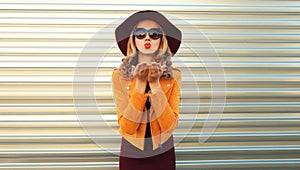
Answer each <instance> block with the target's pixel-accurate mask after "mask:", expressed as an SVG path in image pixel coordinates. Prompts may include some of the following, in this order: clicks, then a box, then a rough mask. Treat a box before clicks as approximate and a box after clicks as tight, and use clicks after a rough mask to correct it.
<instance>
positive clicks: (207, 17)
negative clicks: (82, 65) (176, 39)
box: [0, 0, 300, 170]
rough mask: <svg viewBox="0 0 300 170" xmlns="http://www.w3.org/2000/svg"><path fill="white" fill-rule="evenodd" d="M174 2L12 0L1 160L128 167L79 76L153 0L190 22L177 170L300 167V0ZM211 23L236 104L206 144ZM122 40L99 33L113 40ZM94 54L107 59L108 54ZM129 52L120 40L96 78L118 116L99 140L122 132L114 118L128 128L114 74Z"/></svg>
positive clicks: (0, 65) (99, 96) (5, 36)
mask: <svg viewBox="0 0 300 170" xmlns="http://www.w3.org/2000/svg"><path fill="white" fill-rule="evenodd" d="M172 2H173V3H171V4H170V2H168V1H162V2H161V1H160V2H159V3H158V2H153V1H144V2H138V4H136V2H132V3H127V2H123V1H114V2H103V1H96V0H86V1H82V2H74V1H71V0H60V1H50V0H49V1H47V0H45V1H38V0H28V1H22V0H10V1H8V0H7V1H5V0H1V1H0V9H1V10H0V38H1V39H0V169H17V168H18V169H34V168H36V169H45V170H48V169H49V170H52V169H118V168H117V167H118V156H117V155H115V154H114V153H117V152H118V149H119V145H118V144H117V143H111V145H110V147H109V148H105V149H103V148H102V149H101V148H99V146H98V145H96V144H95V143H94V142H93V141H92V140H91V139H90V138H89V136H88V135H87V134H86V133H85V131H84V130H83V128H82V127H81V125H80V122H79V120H78V117H77V114H76V112H75V111H76V108H75V104H74V100H73V99H74V98H73V80H74V79H73V78H74V72H75V71H76V66H77V65H76V64H77V62H78V58H79V56H81V54H82V52H83V49H84V47H85V46H86V43H87V42H88V41H90V40H91V38H93V36H94V34H95V33H97V32H98V31H99V30H100V29H101V28H110V29H111V30H113V29H114V28H115V24H114V23H115V21H117V20H120V19H124V18H125V17H127V16H128V15H129V14H131V13H133V12H135V11H137V10H142V9H155V10H159V11H161V12H163V13H164V14H165V15H167V16H168V17H170V19H171V20H172V22H174V23H175V24H177V25H178V27H180V28H181V29H182V30H183V37H184V39H183V44H182V47H181V49H180V50H179V52H178V53H177V54H176V57H174V65H176V66H178V67H179V68H181V69H182V70H183V75H182V77H183V82H182V84H183V85H182V100H183V102H182V103H181V113H180V114H181V119H180V126H179V127H178V130H177V132H176V134H175V137H176V138H180V137H184V138H183V140H182V141H181V142H180V143H179V144H177V145H176V155H177V168H178V169H254V168H256V169H299V168H300V98H299V94H300V82H299V80H300V79H299V78H300V68H299V64H300V56H299V55H300V48H299V47H300V44H299V43H300V29H299V28H300V20H299V19H300V15H299V12H300V3H299V2H298V1H276V0H262V1H241V0H232V1H228V2H227V1H220V0H217V1H208V0H203V1H192V0H186V1H177V0H175V1H172ZM182 21H185V22H182ZM195 30H197V31H195ZM199 32H201V33H203V34H204V35H205V36H206V37H207V39H208V40H209V41H210V42H211V46H212V47H213V48H214V50H215V52H216V53H217V54H218V56H219V60H220V62H221V63H222V66H223V70H224V74H225V78H226V87H227V88H226V102H225V103H217V104H225V107H224V112H223V115H222V119H221V120H220V122H219V123H218V127H217V129H216V130H215V132H214V133H213V134H212V135H211V136H210V138H209V139H208V140H207V141H205V143H200V142H199V141H198V139H199V135H200V132H201V129H202V128H203V126H204V123H205V122H206V121H207V120H208V119H207V116H208V112H209V109H210V104H211V102H212V90H213V89H212V83H211V79H210V78H211V77H210V76H209V75H208V72H207V69H208V68H207V67H205V64H203V63H202V62H200V61H199V60H198V57H197V55H196V54H195V50H196V51H200V52H201V53H202V55H205V54H207V55H209V53H208V50H207V49H206V48H205V46H203V42H202V41H199V40H198V39H195V35H197V34H199ZM113 38H114V35H113V34H107V35H105V36H104V37H101V38H100V39H99V38H98V39H97V40H98V41H100V42H107V43H108V44H113V43H115V42H113V41H112V39H113ZM114 45H115V44H114ZM100 48H101V47H100ZM102 48H111V46H109V45H108V46H107V47H102ZM87 55H88V56H89V57H91V60H90V62H95V61H96V60H97V58H98V57H99V55H103V54H99V53H97V52H94V53H93V52H90V53H89V54H87ZM121 57H122V56H121V53H120V51H119V50H118V49H117V47H116V46H113V47H112V50H111V51H110V52H109V53H108V54H106V57H105V59H104V60H103V61H102V64H101V67H100V69H99V71H97V73H96V76H95V89H97V90H95V96H96V100H97V102H98V105H97V107H98V108H99V110H101V112H102V113H103V116H104V118H105V120H107V122H108V123H107V124H106V123H103V124H102V125H103V132H101V134H103V135H100V136H98V138H99V139H101V140H102V142H103V143H106V144H110V143H109V142H111V141H117V139H118V138H119V135H118V134H107V133H108V132H107V131H106V126H112V127H113V128H115V129H117V128H118V127H117V122H116V119H117V118H116V114H115V109H114V103H113V98H112V90H111V81H110V78H111V73H112V69H113V68H114V67H116V66H118V64H119V63H120V59H121ZM180 61H185V62H184V63H182V62H180ZM191 73H193V74H191ZM215 76H222V75H215ZM82 85H84V82H82ZM195 85H196V86H197V89H195V88H194V87H195ZM222 90H224V89H222ZM195 91H197V92H196V93H195ZM196 94H198V95H196ZM199 96H201V99H200V98H199ZM198 101H200V102H198ZM195 108H199V111H197V112H195ZM195 115H196V117H195ZM210 121H216V120H215V119H211V120H210ZM190 125H192V128H191V129H190V132H189V133H186V130H189V129H188V127H189V126H190Z"/></svg>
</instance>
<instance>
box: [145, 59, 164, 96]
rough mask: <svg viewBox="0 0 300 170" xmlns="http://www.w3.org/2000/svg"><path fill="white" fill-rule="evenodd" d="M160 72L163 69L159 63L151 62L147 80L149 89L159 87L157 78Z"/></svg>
mask: <svg viewBox="0 0 300 170" xmlns="http://www.w3.org/2000/svg"><path fill="white" fill-rule="evenodd" d="M162 73H163V69H162V67H161V65H160V64H159V63H156V62H152V63H151V64H150V65H149V74H148V82H149V85H150V88H151V90H154V89H159V88H160V83H159V79H160V77H161V75H162Z"/></svg>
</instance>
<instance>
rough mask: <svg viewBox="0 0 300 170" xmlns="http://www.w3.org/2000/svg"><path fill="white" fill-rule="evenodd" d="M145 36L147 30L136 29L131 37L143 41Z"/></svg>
mask: <svg viewBox="0 0 300 170" xmlns="http://www.w3.org/2000/svg"><path fill="white" fill-rule="evenodd" d="M146 34H147V30H146V29H144V28H137V29H135V30H134V32H133V35H134V36H135V37H136V38H137V39H144V38H145V37H146Z"/></svg>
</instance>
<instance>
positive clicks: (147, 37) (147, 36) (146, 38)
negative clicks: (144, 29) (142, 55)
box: [145, 33, 150, 41]
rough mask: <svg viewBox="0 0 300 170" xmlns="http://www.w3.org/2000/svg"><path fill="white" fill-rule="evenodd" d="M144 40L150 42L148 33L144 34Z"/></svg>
mask: <svg viewBox="0 0 300 170" xmlns="http://www.w3.org/2000/svg"><path fill="white" fill-rule="evenodd" d="M145 40H147V41H148V40H150V36H149V33H147V34H146V37H145Z"/></svg>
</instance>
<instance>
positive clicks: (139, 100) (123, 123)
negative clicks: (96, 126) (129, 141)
mask: <svg viewBox="0 0 300 170" xmlns="http://www.w3.org/2000/svg"><path fill="white" fill-rule="evenodd" d="M121 77H122V76H121V74H120V72H119V70H117V69H115V70H114V71H113V73H112V88H113V93H114V98H115V104H116V111H117V115H118V124H119V126H120V128H121V129H122V131H123V132H126V133H127V134H129V135H132V134H134V133H135V132H136V131H137V129H138V127H139V125H140V123H141V117H142V114H143V109H144V105H145V102H146V100H147V94H141V93H139V92H138V91H137V90H136V89H133V92H132V94H131V95H128V92H127V91H128V90H127V89H126V87H123V86H122V80H121Z"/></svg>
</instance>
